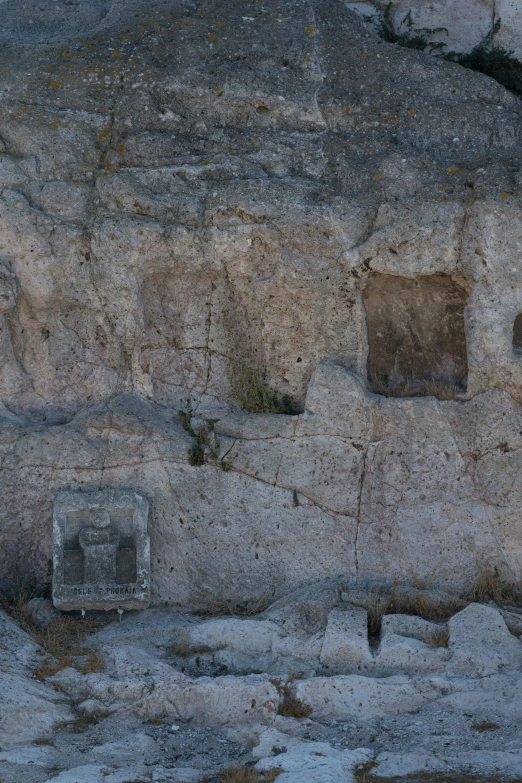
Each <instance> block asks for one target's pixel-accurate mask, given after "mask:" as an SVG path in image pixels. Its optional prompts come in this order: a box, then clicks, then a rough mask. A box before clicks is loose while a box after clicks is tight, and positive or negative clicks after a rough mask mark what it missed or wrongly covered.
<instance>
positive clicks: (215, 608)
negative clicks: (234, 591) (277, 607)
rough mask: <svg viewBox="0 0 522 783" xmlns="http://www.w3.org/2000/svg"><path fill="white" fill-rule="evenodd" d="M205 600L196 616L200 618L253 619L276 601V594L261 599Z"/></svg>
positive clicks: (197, 610) (213, 598)
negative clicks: (230, 616) (228, 617)
mask: <svg viewBox="0 0 522 783" xmlns="http://www.w3.org/2000/svg"><path fill="white" fill-rule="evenodd" d="M203 600H204V603H203V607H202V608H201V609H196V610H195V612H194V614H196V615H198V616H199V617H223V616H225V615H232V616H233V617H253V616H254V615H256V614H261V612H264V611H265V610H266V609H268V607H269V606H270V605H271V604H272V603H273V601H274V593H273V592H270V593H266V594H265V595H262V596H260V597H259V598H253V599H248V600H246V601H245V600H242V599H238V600H234V599H232V598H219V597H218V598H216V597H213V596H212V597H210V598H207V599H206V600H205V599H203Z"/></svg>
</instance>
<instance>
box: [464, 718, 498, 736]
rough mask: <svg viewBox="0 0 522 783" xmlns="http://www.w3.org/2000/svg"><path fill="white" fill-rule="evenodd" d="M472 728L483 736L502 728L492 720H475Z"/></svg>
mask: <svg viewBox="0 0 522 783" xmlns="http://www.w3.org/2000/svg"><path fill="white" fill-rule="evenodd" d="M471 728H472V729H474V731H478V732H479V734H483V733H484V732H485V731H496V730H497V729H499V728H500V726H499V725H498V723H494V721H491V720H474V721H473V723H472V724H471Z"/></svg>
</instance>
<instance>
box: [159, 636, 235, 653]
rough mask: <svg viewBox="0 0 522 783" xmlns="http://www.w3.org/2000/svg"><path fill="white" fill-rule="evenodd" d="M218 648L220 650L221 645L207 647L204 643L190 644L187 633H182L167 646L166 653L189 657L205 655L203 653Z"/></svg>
mask: <svg viewBox="0 0 522 783" xmlns="http://www.w3.org/2000/svg"><path fill="white" fill-rule="evenodd" d="M218 649H220V650H222V649H223V647H219V648H218V647H215V648H212V647H208V645H206V644H200V645H197V644H196V645H194V644H190V642H189V640H188V638H187V634H186V633H183V634H181V636H180V637H179V639H178V640H177V641H176V642H175V643H174V644H173V645H172V647H170V648H169V650H168V653H169V654H170V655H177V656H179V657H180V658H191V657H192V656H193V655H205V653H213V652H216V651H217V650H218Z"/></svg>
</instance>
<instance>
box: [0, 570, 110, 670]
mask: <svg viewBox="0 0 522 783" xmlns="http://www.w3.org/2000/svg"><path fill="white" fill-rule="evenodd" d="M44 595H48V586H47V583H44V584H43V585H40V586H38V585H37V584H36V583H33V582H29V583H28V584H26V585H23V584H21V583H20V581H19V578H18V570H17V571H16V573H15V590H14V593H13V594H12V595H11V596H9V597H7V596H5V595H1V594H0V609H3V610H4V611H5V612H6V613H7V614H9V615H10V616H11V617H12V618H13V619H14V620H16V622H17V623H18V624H19V625H20V627H21V628H22V629H23V630H24V631H25V632H26V633H28V634H29V635H30V636H31V637H32V638H33V639H34V641H35V642H36V643H37V644H39V645H40V647H42V649H43V650H44V652H45V653H47V655H46V656H45V657H44V658H43V660H42V661H41V662H40V663H39V664H38V666H37V667H36V669H35V671H34V675H35V677H37V678H38V679H45V678H46V677H51V676H53V675H54V674H56V673H57V672H59V671H61V670H62V669H65V668H66V667H67V666H74V667H75V668H76V669H77V670H78V671H80V672H82V673H84V674H87V673H89V672H101V671H103V669H104V662H103V660H102V658H101V657H100V656H99V655H98V653H97V652H96V651H95V650H93V649H92V648H90V647H87V646H85V644H84V642H85V637H86V636H87V635H88V634H89V633H92V632H94V631H96V630H98V629H99V628H102V627H103V626H105V625H107V624H108V623H109V622H111V621H112V616H111V615H108V616H107V618H106V619H105V618H104V619H103V620H99V619H95V618H92V617H86V618H84V619H80V618H79V617H76V616H73V615H65V614H61V615H60V616H58V617H55V618H54V619H51V621H50V622H49V624H48V625H47V626H46V627H45V628H38V627H36V625H35V624H34V623H33V621H32V619H31V616H30V614H29V612H28V611H27V608H26V606H27V603H28V602H29V601H30V600H31V599H33V598H40V597H43V596H44Z"/></svg>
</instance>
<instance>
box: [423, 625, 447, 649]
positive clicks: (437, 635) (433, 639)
mask: <svg viewBox="0 0 522 783" xmlns="http://www.w3.org/2000/svg"><path fill="white" fill-rule="evenodd" d="M449 640H450V632H449V628H440V629H439V630H438V631H434V633H432V634H431V635H430V636H426V637H425V638H424V641H425V642H426V644H427V645H428V647H434V648H437V647H447V646H448V644H449Z"/></svg>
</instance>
